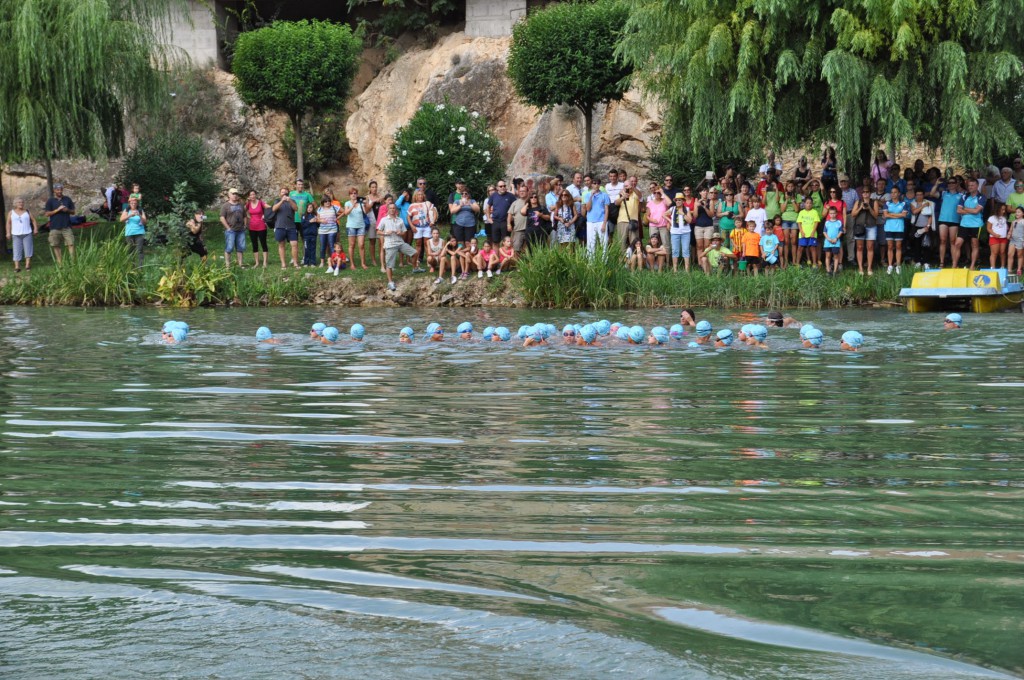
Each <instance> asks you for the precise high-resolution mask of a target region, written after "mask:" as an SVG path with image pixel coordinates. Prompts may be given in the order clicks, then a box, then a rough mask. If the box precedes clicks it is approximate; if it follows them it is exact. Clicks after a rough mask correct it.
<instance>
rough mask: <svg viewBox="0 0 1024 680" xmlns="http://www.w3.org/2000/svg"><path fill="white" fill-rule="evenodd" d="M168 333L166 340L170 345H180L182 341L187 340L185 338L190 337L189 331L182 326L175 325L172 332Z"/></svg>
mask: <svg viewBox="0 0 1024 680" xmlns="http://www.w3.org/2000/svg"><path fill="white" fill-rule="evenodd" d="M167 335H168V339H167V341H166V342H167V344H168V345H180V344H181V343H183V342H185V340H187V339H188V331H186V330H185V329H184V328H181V327H180V326H175V327H174V328H172V329H171V332H170V333H168V334H167Z"/></svg>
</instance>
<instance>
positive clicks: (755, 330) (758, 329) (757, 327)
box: [747, 323, 768, 342]
mask: <svg viewBox="0 0 1024 680" xmlns="http://www.w3.org/2000/svg"><path fill="white" fill-rule="evenodd" d="M747 333H748V334H749V335H752V336H753V337H755V338H757V339H758V340H759V341H760V342H764V341H765V340H767V339H768V329H767V328H766V327H764V326H762V325H761V324H759V323H755V324H751V325H750V330H749V331H747Z"/></svg>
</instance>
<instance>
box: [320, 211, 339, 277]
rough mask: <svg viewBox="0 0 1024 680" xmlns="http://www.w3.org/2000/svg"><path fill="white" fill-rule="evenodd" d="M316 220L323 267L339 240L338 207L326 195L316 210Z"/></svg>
mask: <svg viewBox="0 0 1024 680" xmlns="http://www.w3.org/2000/svg"><path fill="white" fill-rule="evenodd" d="M316 222H317V225H318V226H317V236H319V237H320V266H321V267H322V266H324V261H325V260H326V259H327V258H328V257H330V254H331V253H332V252H333V251H334V244H335V242H336V241H337V240H338V209H337V208H336V207H334V205H333V204H332V203H331V199H330V198H328V197H326V196H325V197H324V199H323V200H322V201H320V208H319V209H318V210H317V211H316ZM328 272H330V270H328Z"/></svg>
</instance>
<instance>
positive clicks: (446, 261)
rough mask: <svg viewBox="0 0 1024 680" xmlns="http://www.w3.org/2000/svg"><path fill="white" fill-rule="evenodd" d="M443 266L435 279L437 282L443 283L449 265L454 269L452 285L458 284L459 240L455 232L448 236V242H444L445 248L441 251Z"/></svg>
mask: <svg viewBox="0 0 1024 680" xmlns="http://www.w3.org/2000/svg"><path fill="white" fill-rule="evenodd" d="M440 259H441V268H440V269H439V270H438V272H437V279H435V280H434V283H435V284H438V283H441V281H443V280H444V267H445V265H449V266H450V267H451V270H452V280H451V281H450V283H451V284H452V285H454V284H456V283H457V282H458V280H459V277H458V276H456V272H457V271H458V268H457V264H456V263H457V262H458V261H459V259H461V258H460V255H459V241H458V240H457V239H456V238H455V234H452V235H451V236H449V237H448V242H447V243H445V244H444V249H443V250H442V251H441V258H440Z"/></svg>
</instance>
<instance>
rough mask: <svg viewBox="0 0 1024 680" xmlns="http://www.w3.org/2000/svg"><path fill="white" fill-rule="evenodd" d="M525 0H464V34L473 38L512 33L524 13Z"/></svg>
mask: <svg viewBox="0 0 1024 680" xmlns="http://www.w3.org/2000/svg"><path fill="white" fill-rule="evenodd" d="M526 1H527V0H466V34H467V35H469V36H470V37H473V38H480V37H495V36H502V35H511V34H512V25H513V24H514V23H515V22H516V21H517V20H518V19H519V17H521V16H523V15H524V14H526Z"/></svg>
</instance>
